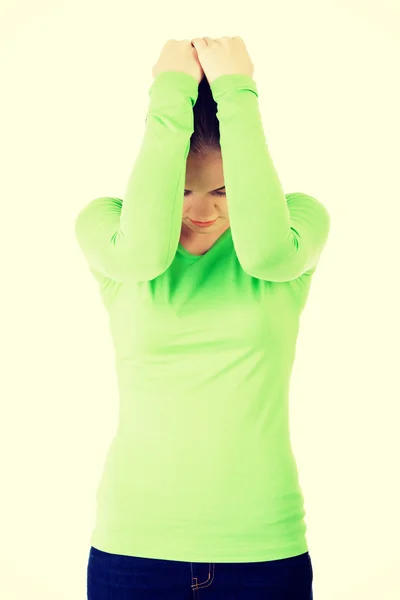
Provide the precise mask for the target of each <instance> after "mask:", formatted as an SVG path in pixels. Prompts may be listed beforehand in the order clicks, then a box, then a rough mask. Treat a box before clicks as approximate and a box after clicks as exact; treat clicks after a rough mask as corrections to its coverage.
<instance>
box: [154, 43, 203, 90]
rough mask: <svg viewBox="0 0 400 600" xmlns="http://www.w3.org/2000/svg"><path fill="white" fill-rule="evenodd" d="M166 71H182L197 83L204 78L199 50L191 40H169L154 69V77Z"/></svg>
mask: <svg viewBox="0 0 400 600" xmlns="http://www.w3.org/2000/svg"><path fill="white" fill-rule="evenodd" d="M164 71H180V72H183V73H187V74H188V75H191V76H192V77H194V78H195V79H196V81H197V83H200V81H201V80H202V79H203V77H204V71H203V68H202V66H201V64H200V62H199V59H198V56H197V50H196V48H195V47H194V46H192V43H191V42H190V41H189V40H168V42H167V43H166V44H165V45H164V47H163V49H162V50H161V54H160V56H159V58H158V61H157V63H156V64H155V65H154V67H153V77H154V78H155V77H157V75H158V74H159V73H163V72H164Z"/></svg>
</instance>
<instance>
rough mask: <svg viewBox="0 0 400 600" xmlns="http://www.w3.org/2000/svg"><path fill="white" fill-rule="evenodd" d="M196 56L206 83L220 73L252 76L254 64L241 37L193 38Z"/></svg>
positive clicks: (210, 81)
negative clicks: (206, 80)
mask: <svg viewBox="0 0 400 600" xmlns="http://www.w3.org/2000/svg"><path fill="white" fill-rule="evenodd" d="M190 41H191V43H192V46H194V47H195V48H196V51H197V56H198V59H199V62H200V64H201V67H202V69H203V71H204V74H205V76H206V77H207V79H208V83H209V84H211V83H212V82H213V81H214V79H216V78H217V77H220V76H221V75H231V74H240V75H248V76H249V77H253V73H254V65H253V63H252V61H251V58H250V56H249V53H248V52H247V48H246V45H245V43H244V41H243V40H242V38H241V37H239V36H235V37H227V36H225V37H220V38H210V37H203V38H193V39H192V40H190Z"/></svg>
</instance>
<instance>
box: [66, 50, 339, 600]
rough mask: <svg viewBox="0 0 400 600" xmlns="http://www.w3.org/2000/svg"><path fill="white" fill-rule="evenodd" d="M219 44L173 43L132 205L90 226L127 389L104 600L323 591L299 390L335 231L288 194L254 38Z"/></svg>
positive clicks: (94, 544) (86, 234) (92, 562)
mask: <svg viewBox="0 0 400 600" xmlns="http://www.w3.org/2000/svg"><path fill="white" fill-rule="evenodd" d="M204 40H206V43H207V48H208V49H209V50H210V52H209V53H208V54H206V53H205V52H204V51H203V50H201V51H200V48H204V46H203V47H201V46H200V45H199V43H197V41H196V44H195V45H196V48H197V50H199V51H197V50H196V48H194V47H193V45H192V44H191V43H190V42H189V41H188V40H183V41H177V40H170V41H168V42H167V44H166V45H165V46H164V48H163V50H162V52H161V55H160V58H159V60H158V63H157V64H156V66H155V67H154V69H153V75H154V81H153V84H152V86H151V88H150V105H149V110H148V114H147V119H146V130H145V134H144V139H143V142H142V145H141V148H140V152H139V155H138V157H137V159H136V162H135V165H134V167H133V170H132V173H131V176H130V178H129V181H128V185H127V189H126V193H125V197H124V199H123V200H120V199H118V198H110V197H101V198H96V199H95V200H92V201H91V202H89V204H87V205H86V206H85V207H84V208H83V209H82V210H81V212H80V213H79V215H78V216H77V218H76V222H75V232H76V236H77V240H78V242H79V245H80V247H81V249H82V251H83V253H84V256H85V257H86V260H87V262H88V265H89V268H90V271H91V273H92V274H93V276H94V278H95V279H96V281H97V282H98V285H99V291H100V294H101V298H102V301H103V303H104V306H105V308H106V310H107V312H108V314H109V319H110V328H111V332H112V338H113V343H114V347H115V353H116V366H117V376H118V385H119V391H120V412H119V423H118V428H117V432H116V434H115V436H114V438H113V441H112V443H111V445H110V448H109V451H108V454H107V458H106V461H105V465H104V470H103V474H102V478H101V481H100V484H99V488H98V491H97V495H96V499H97V514H96V523H95V527H94V530H93V534H92V538H91V548H90V555H89V561H88V579H87V584H88V599H89V600H105V599H106V598H107V599H110V598H112V599H113V600H127V599H128V598H129V599H132V600H142V599H143V600H144V599H146V600H149V599H154V600H155V599H157V600H158V599H161V598H162V599H163V600H172V599H173V600H190V599H193V598H195V599H198V598H201V599H203V598H204V600H207V599H209V600H213V599H215V600H222V599H223V600H256V599H257V600H258V599H260V600H261V599H264V598H265V599H266V598H268V599H269V600H310V599H311V598H312V579H313V571H312V565H311V558H310V555H309V552H308V544H307V541H306V536H305V532H306V525H305V522H304V516H305V510H304V502H303V495H302V492H301V488H300V484H299V478H298V472H297V466H296V462H295V459H294V456H293V453H292V449H291V443H290V432H289V416H288V390H289V380H290V374H291V370H292V365H293V361H294V357H295V347H296V339H297V334H298V328H299V319H300V315H301V312H302V310H303V308H304V306H305V303H306V299H307V296H308V292H309V288H310V282H311V279H312V275H313V273H314V272H315V269H316V266H317V263H318V260H319V257H320V255H321V252H322V249H323V247H324V245H325V243H326V240H327V237H328V232H329V226H330V220H329V215H328V212H327V210H326V209H325V207H324V206H323V205H322V204H321V203H320V202H319V201H318V200H316V199H315V198H313V197H311V196H309V195H307V194H304V193H300V192H297V193H292V194H287V195H285V194H284V193H283V190H282V188H281V186H280V183H279V179H278V176H277V174H276V171H275V169H274V167H273V164H272V161H271V158H270V156H269V153H268V149H267V145H266V142H265V137H264V133H263V129H262V123H261V118H260V113H259V108H258V94H257V88H256V84H255V82H254V80H253V79H252V76H251V71H246V72H244V67H243V66H242V65H244V64H245V60H244V58H245V55H244V52H245V47H244V44H243V42H242V40H241V38H220V39H219V40H211V39H210V38H204ZM213 53H214V54H213ZM202 56H203V57H204V60H203V61H202V62H200V61H201V60H202V58H201V57H202ZM213 56H214V57H215V61H214V62H213ZM218 57H219V58H218ZM218 60H220V64H225V65H230V66H229V69H228V68H227V67H226V68H225V69H226V72H222V74H221V72H219V74H218V73H217V76H215V71H214V77H211V76H210V80H208V79H207V77H208V74H207V70H210V69H211V66H210V65H214V67H215V64H216V62H217V61H218ZM247 64H249V63H247ZM205 65H208V67H207V69H206V67H205ZM232 65H239V66H238V67H237V69H236V67H235V68H232ZM235 69H236V70H235ZM210 81H211V83H210ZM217 110H218V114H217ZM209 221H210V222H211V223H208V222H209Z"/></svg>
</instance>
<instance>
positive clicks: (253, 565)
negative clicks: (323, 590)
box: [87, 546, 313, 600]
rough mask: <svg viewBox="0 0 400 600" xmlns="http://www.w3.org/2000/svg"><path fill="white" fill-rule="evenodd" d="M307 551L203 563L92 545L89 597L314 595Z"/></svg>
mask: <svg viewBox="0 0 400 600" xmlns="http://www.w3.org/2000/svg"><path fill="white" fill-rule="evenodd" d="M312 581H313V568H312V564H311V558H310V555H309V553H308V552H305V553H304V554H299V555H298V556H293V557H290V558H282V559H279V560H269V561H263V562H249V563H243V562H242V563H199V562H194V563H191V562H183V561H175V560H162V559H156V558H142V557H138V556H125V555H121V554H110V553H108V552H103V551H102V550H98V549H97V548H94V547H93V546H91V548H90V554H89V561H88V565H87V598H88V600H313V592H312Z"/></svg>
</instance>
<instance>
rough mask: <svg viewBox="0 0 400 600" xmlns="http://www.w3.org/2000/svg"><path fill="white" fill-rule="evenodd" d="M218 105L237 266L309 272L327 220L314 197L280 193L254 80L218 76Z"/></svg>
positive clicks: (261, 275)
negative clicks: (238, 264) (238, 263)
mask: <svg viewBox="0 0 400 600" xmlns="http://www.w3.org/2000/svg"><path fill="white" fill-rule="evenodd" d="M210 87H211V90H212V93H213V97H214V100H215V101H216V102H217V104H218V113H217V117H218V120H219V127H220V136H221V139H220V144H221V150H222V159H223V170H224V179H225V187H226V195H227V199H228V209H229V219H230V224H231V232H232V240H233V243H234V246H235V250H236V254H237V257H238V260H239V262H240V264H241V266H242V268H243V269H244V270H245V271H246V272H247V273H249V274H250V275H252V276H253V277H257V278H258V279H265V280H269V281H290V280H292V279H296V278H297V277H300V276H301V275H302V274H303V273H305V272H306V271H308V270H310V269H311V270H315V268H316V265H317V262H318V260H319V257H320V254H321V252H322V249H323V247H324V245H325V243H326V240H327V237H328V232H329V227H330V218H329V214H328V211H327V210H326V208H325V207H324V205H323V204H322V203H321V202H320V201H318V200H317V199H316V198H313V197H312V196H309V195H307V194H304V193H301V192H296V193H293V194H287V195H285V194H284V191H283V189H282V185H281V183H280V181H279V177H278V175H277V172H276V170H275V167H274V164H273V162H272V159H271V156H270V154H269V151H268V145H267V142H266V139H265V135H264V131H263V126H262V120H261V114H260V110H259V104H258V93H257V87H256V83H255V81H254V80H253V79H252V78H251V77H249V76H247V75H238V74H236V75H222V76H220V77H218V78H216V79H215V80H214V81H213V82H212V84H211V86H210Z"/></svg>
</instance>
